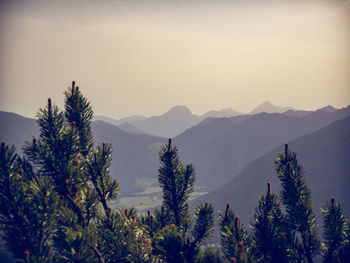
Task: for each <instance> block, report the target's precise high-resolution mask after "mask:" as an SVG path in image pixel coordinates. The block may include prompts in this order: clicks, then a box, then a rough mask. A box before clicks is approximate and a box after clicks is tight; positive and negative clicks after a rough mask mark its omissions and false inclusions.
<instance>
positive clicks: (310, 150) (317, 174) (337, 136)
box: [194, 117, 350, 224]
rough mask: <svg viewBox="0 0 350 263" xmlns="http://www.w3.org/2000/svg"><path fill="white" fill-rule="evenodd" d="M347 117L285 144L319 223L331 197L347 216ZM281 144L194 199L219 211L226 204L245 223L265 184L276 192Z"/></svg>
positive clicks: (349, 125) (349, 165) (349, 145)
mask: <svg viewBox="0 0 350 263" xmlns="http://www.w3.org/2000/svg"><path fill="white" fill-rule="evenodd" d="M349 134H350V117H347V118H344V119H341V120H338V121H335V122H334V123H332V124H330V125H329V126H327V127H324V128H322V129H320V130H318V131H316V132H314V133H310V134H308V135H303V136H301V137H299V138H297V139H295V140H293V141H290V142H289V148H290V149H291V150H292V151H294V152H296V153H297V157H298V159H299V161H300V162H301V164H302V166H303V167H304V171H305V178H306V182H307V184H308V185H309V187H310V188H311V191H312V199H313V206H314V211H315V212H316V215H317V216H318V220H319V222H321V220H320V210H319V209H320V207H321V205H322V204H324V203H325V202H326V201H327V200H330V198H331V197H333V196H335V197H336V199H337V200H338V201H339V202H341V204H342V206H343V209H344V212H345V214H346V216H347V217H349V216H350V192H349V185H350V174H349V171H350V162H349V157H348V152H349V149H350V136H349ZM283 147H284V146H283V144H281V145H279V146H278V147H276V148H274V149H273V150H271V151H269V152H268V153H266V154H265V155H263V156H262V157H260V158H258V159H257V160H255V161H253V162H251V163H250V164H249V165H248V166H247V167H246V168H245V169H244V170H242V172H240V173H239V175H237V176H236V177H234V178H232V179H231V180H230V181H229V182H227V183H225V184H224V185H223V186H221V187H220V188H217V189H216V190H214V191H212V192H211V193H209V194H207V195H203V196H201V197H199V198H198V199H196V200H194V202H195V203H197V202H201V201H206V202H211V203H213V204H214V206H215V208H216V209H219V210H223V209H224V208H225V206H226V203H230V204H231V206H232V208H233V209H234V211H235V212H236V213H237V214H238V215H239V216H240V219H241V220H242V221H243V222H245V223H246V224H247V223H248V222H249V219H250V217H251V216H252V215H253V213H254V208H255V206H256V205H257V202H258V198H259V196H260V195H262V194H265V191H266V183H267V182H269V181H270V182H271V185H272V191H273V192H275V193H277V192H279V190H280V183H279V180H278V178H277V175H276V173H275V171H274V158H275V156H276V154H277V152H281V151H283V149H284V148H283Z"/></svg>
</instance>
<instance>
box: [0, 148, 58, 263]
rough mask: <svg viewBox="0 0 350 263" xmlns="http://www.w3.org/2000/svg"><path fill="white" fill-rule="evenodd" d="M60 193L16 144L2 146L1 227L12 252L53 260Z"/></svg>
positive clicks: (0, 156)
mask: <svg viewBox="0 0 350 263" xmlns="http://www.w3.org/2000/svg"><path fill="white" fill-rule="evenodd" d="M57 205H58V204H57V194H56V193H55V191H54V190H53V187H52V184H51V183H50V181H49V180H47V179H46V178H43V177H40V176H38V175H37V174H36V173H35V172H34V170H33V169H32V167H31V165H30V164H29V163H28V162H27V160H25V159H22V158H20V157H19V156H18V155H17V154H16V153H15V149H14V147H13V146H12V147H9V146H7V145H6V144H5V143H1V147H0V229H1V233H2V238H3V240H4V241H5V242H6V246H7V248H8V249H9V250H10V251H11V252H12V254H13V256H14V257H15V258H17V259H20V260H22V261H23V262H29V259H30V260H34V261H36V262H52V261H53V258H54V253H53V252H54V251H53V249H52V242H51V235H52V231H53V229H54V220H55V215H54V211H55V210H56V209H57Z"/></svg>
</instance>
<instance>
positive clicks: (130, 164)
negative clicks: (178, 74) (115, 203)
mask: <svg viewBox="0 0 350 263" xmlns="http://www.w3.org/2000/svg"><path fill="white" fill-rule="evenodd" d="M0 123H1V125H0V141H1V142H6V144H8V145H12V144H13V145H15V146H16V149H17V152H18V153H21V148H22V147H23V146H24V143H25V141H28V140H31V138H32V136H36V137H37V136H38V135H39V130H38V126H37V123H36V120H35V119H29V118H25V117H22V116H20V115H17V114H14V113H8V112H1V111H0ZM92 131H93V135H94V140H95V143H102V142H108V143H112V147H113V156H112V158H113V159H112V166H111V175H112V176H113V177H114V178H116V179H117V181H118V183H119V184H120V188H121V191H122V194H123V195H128V194H131V193H135V192H138V191H142V190H143V187H144V186H145V185H151V184H154V183H156V182H157V167H158V163H159V160H158V152H159V148H160V147H161V145H163V144H164V143H166V140H165V139H163V138H159V137H155V136H150V135H145V134H135V133H128V132H125V131H123V130H121V129H120V128H118V127H116V126H114V125H111V124H109V123H106V122H103V121H94V122H92Z"/></svg>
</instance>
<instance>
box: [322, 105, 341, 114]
mask: <svg viewBox="0 0 350 263" xmlns="http://www.w3.org/2000/svg"><path fill="white" fill-rule="evenodd" d="M320 110H324V111H328V112H330V113H333V112H336V111H337V109H336V108H334V107H333V106H332V105H328V106H326V107H323V108H321V109H320Z"/></svg>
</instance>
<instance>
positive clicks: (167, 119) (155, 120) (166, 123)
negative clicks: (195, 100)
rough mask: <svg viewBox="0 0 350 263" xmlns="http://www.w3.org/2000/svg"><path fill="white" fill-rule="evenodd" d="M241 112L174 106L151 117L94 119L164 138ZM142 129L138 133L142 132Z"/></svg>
mask: <svg viewBox="0 0 350 263" xmlns="http://www.w3.org/2000/svg"><path fill="white" fill-rule="evenodd" d="M239 114H240V113H239V112H237V111H235V110H233V109H231V108H227V109H223V110H218V111H209V112H207V113H205V114H203V115H200V116H199V115H195V114H192V112H191V111H190V110H189V109H188V108H187V107H185V106H180V105H178V106H174V107H172V108H170V109H169V110H168V111H167V112H165V113H164V114H162V115H159V116H152V117H149V118H146V117H142V116H131V117H127V118H123V119H121V120H115V119H112V118H109V117H104V116H97V117H95V118H94V120H102V121H105V122H108V123H110V124H113V125H115V126H120V125H122V124H124V123H128V124H129V125H132V126H134V127H135V128H137V129H139V130H140V131H141V133H147V134H152V135H155V136H159V137H164V138H172V137H175V136H176V135H178V134H180V133H182V132H183V131H185V130H186V129H188V128H190V127H193V126H195V125H196V124H198V123H199V122H201V121H202V120H204V119H206V118H211V117H215V118H221V117H232V116H237V115H239ZM135 128H131V127H130V126H129V127H123V126H122V127H121V129H124V130H125V131H131V132H134V133H135ZM140 131H139V132H138V133H140Z"/></svg>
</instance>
